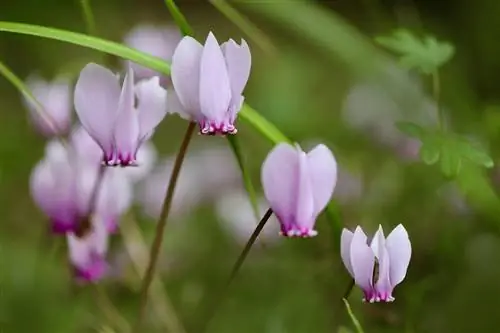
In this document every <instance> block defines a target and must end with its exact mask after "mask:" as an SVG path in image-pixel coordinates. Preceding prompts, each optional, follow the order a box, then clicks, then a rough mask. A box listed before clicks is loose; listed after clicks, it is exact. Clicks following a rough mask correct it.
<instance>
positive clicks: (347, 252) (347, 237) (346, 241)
mask: <svg viewBox="0 0 500 333" xmlns="http://www.w3.org/2000/svg"><path fill="white" fill-rule="evenodd" d="M353 236H354V234H353V233H352V232H351V231H350V230H348V229H346V228H344V229H343V230H342V234H341V235H340V257H341V258H342V262H343V263H344V266H345V268H346V269H347V271H348V272H349V274H351V276H352V277H354V272H353V271H352V265H351V242H352V237H353Z"/></svg>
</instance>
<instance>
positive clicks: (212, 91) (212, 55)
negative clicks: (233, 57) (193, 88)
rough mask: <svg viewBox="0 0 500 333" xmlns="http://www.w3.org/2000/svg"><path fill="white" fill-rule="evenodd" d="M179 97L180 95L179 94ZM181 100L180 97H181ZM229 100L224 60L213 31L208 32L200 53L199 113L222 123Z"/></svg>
mask: <svg viewBox="0 0 500 333" xmlns="http://www.w3.org/2000/svg"><path fill="white" fill-rule="evenodd" d="M179 97H180V96H179ZM181 101H182V99H181ZM230 102H231V86H230V83H229V75H228V72H227V67H226V60H225V59H224V55H223V54H222V50H221V48H220V46H219V43H218V42H217V39H215V36H214V35H213V33H211V32H210V33H209V34H208V37H207V40H206V41H205V45H204V47H203V51H202V54H201V66H200V107H201V113H202V114H203V115H204V116H205V117H206V118H207V119H208V120H209V121H213V122H215V123H217V124H220V123H223V122H224V120H225V118H226V114H227V112H228V109H229V103H230Z"/></svg>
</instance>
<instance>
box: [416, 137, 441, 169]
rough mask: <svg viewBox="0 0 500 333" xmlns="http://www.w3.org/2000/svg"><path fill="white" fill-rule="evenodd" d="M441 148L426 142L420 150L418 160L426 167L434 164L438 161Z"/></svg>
mask: <svg viewBox="0 0 500 333" xmlns="http://www.w3.org/2000/svg"><path fill="white" fill-rule="evenodd" d="M440 150H441V147H440V146H439V145H437V144H436V143H434V142H432V141H426V142H424V143H423V144H422V147H421V148H420V158H421V159H422V162H424V163H425V164H427V165H432V164H436V163H437V161H439V155H440Z"/></svg>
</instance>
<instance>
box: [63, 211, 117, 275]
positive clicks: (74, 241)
mask: <svg viewBox="0 0 500 333" xmlns="http://www.w3.org/2000/svg"><path fill="white" fill-rule="evenodd" d="M66 237H67V241H68V251H69V258H70V261H71V264H72V265H73V268H74V274H75V278H76V279H77V281H80V282H97V281H98V280H100V279H102V278H103V277H104V275H105V274H106V272H107V270H108V264H107V262H106V258H105V256H106V252H107V251H108V238H109V234H108V231H107V228H106V225H105V224H104V223H102V221H100V220H99V219H93V221H92V229H91V231H90V232H89V233H88V234H87V235H84V236H82V237H78V236H77V235H75V234H74V233H68V234H67V236H66Z"/></svg>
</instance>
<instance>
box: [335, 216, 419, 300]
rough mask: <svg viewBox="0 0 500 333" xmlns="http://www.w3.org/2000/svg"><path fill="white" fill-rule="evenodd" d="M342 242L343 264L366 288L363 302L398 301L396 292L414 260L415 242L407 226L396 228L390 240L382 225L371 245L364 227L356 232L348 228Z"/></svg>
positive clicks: (364, 288) (344, 232)
mask: <svg viewBox="0 0 500 333" xmlns="http://www.w3.org/2000/svg"><path fill="white" fill-rule="evenodd" d="M340 243H341V249H340V250H341V256H342V261H343V262H344V265H345V267H346V268H347V270H348V271H349V273H350V274H351V276H352V277H353V278H354V280H355V282H356V284H357V285H358V286H359V287H360V288H361V289H363V293H364V294H365V297H364V298H363V301H368V302H370V303H373V302H380V301H384V302H392V301H394V297H393V296H392V292H393V289H394V287H396V285H398V284H399V283H401V282H402V281H403V279H404V278H405V276H406V271H407V269H408V265H409V264H410V258H411V243H410V239H409V237H408V233H407V232H406V229H405V228H404V227H403V225H401V224H400V225H398V226H397V227H396V228H394V230H393V231H392V232H391V233H390V234H389V236H387V239H386V238H385V236H384V231H383V230H382V226H379V229H378V230H377V232H376V233H375V236H373V239H372V241H371V243H370V245H368V242H367V237H366V235H365V233H364V232H363V229H361V227H356V229H355V230H354V233H353V232H351V231H349V230H347V229H344V230H343V231H342V236H341V240H340Z"/></svg>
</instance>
